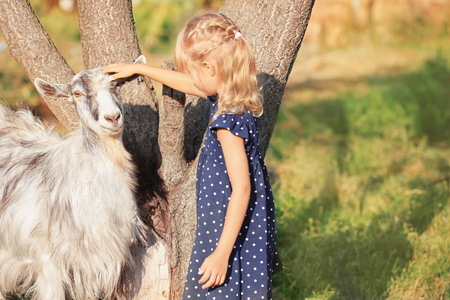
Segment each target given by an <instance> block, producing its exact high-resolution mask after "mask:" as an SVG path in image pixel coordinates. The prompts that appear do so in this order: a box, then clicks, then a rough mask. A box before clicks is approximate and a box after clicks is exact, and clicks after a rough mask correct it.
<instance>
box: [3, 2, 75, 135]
mask: <svg viewBox="0 0 450 300" xmlns="http://www.w3.org/2000/svg"><path fill="white" fill-rule="evenodd" d="M0 29H1V31H2V33H3V36H4V37H5V41H6V43H7V45H8V49H9V52H10V53H11V55H12V56H13V57H14V59H15V60H16V61H17V62H18V63H19V64H20V65H21V66H22V68H23V69H24V70H25V72H26V73H27V75H28V77H29V78H30V80H31V81H34V79H36V78H37V77H39V78H42V79H43V80H46V81H49V82H55V83H66V82H69V81H70V80H71V79H72V77H73V75H74V73H73V71H72V69H71V68H70V67H69V65H68V64H67V62H66V60H65V59H64V57H62V55H61V54H60V53H59V51H58V50H57V49H56V47H55V45H54V44H53V42H52V40H51V39H50V37H49V36H48V34H47V32H46V31H45V30H44V28H43V27H42V25H41V23H40V22H39V20H38V19H37V17H36V14H35V13H34V11H33V9H32V8H31V6H30V3H29V2H28V0H2V1H0ZM44 100H45V102H46V103H47V105H48V106H49V108H50V109H51V110H52V112H53V113H54V114H55V116H56V117H57V118H58V120H59V121H60V122H61V123H62V124H63V125H64V126H65V127H66V128H68V129H70V130H74V129H76V128H78V127H79V122H78V119H77V118H76V111H75V108H74V107H73V106H72V105H71V104H70V103H69V102H66V101H61V100H55V99H51V98H47V97H46V98H44Z"/></svg>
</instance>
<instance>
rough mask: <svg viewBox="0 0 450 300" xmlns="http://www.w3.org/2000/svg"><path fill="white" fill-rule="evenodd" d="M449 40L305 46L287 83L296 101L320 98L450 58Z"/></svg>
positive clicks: (287, 91) (288, 91)
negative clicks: (447, 42)
mask: <svg viewBox="0 0 450 300" xmlns="http://www.w3.org/2000/svg"><path fill="white" fill-rule="evenodd" d="M448 48H449V46H448V45H446V43H445V41H443V40H442V41H440V40H438V41H432V42H423V43H420V44H412V45H408V46H382V45H365V46H362V45H358V46H350V47H346V48H340V49H320V48H319V47H314V46H311V45H308V44H304V45H302V47H301V49H300V51H299V53H298V56H297V60H296V61H295V63H294V66H293V68H292V72H291V75H290V77H289V80H288V83H287V85H286V93H287V94H289V93H295V95H296V96H298V97H295V101H309V100H311V99H312V98H314V99H320V98H322V97H327V96H329V95H330V94H333V93H336V92H340V91H345V90H348V89H353V88H357V87H360V86H362V85H364V83H365V82H366V80H367V79H368V78H371V77H379V76H386V75H395V74H400V73H403V72H408V71H413V70H414V69H417V68H419V67H420V66H421V65H422V64H423V62H424V61H425V60H427V59H431V58H433V57H436V55H438V53H439V52H440V53H441V55H443V56H446V57H450V55H449V51H448V50H449V49H448Z"/></svg>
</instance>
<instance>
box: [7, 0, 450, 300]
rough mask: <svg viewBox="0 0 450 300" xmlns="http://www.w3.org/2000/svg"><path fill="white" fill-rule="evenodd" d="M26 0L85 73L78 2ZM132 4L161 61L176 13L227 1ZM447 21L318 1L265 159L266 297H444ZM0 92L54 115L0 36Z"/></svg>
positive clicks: (442, 15) (427, 0) (448, 180)
mask: <svg viewBox="0 0 450 300" xmlns="http://www.w3.org/2000/svg"><path fill="white" fill-rule="evenodd" d="M31 3H32V6H33V7H34V9H35V10H36V12H37V15H38V17H39V18H40V20H41V22H42V24H43V26H44V27H45V28H46V29H47V31H48V32H49V35H50V37H51V38H52V39H53V41H54V42H55V44H56V46H57V48H58V49H59V50H60V52H62V54H63V55H64V57H65V58H66V60H67V61H68V63H69V64H70V65H71V66H72V67H73V69H74V71H75V72H79V71H81V69H80V68H82V65H83V63H82V57H81V45H80V36H79V33H78V28H77V26H76V25H75V24H77V22H78V20H77V14H76V9H75V7H76V6H75V5H76V4H75V2H74V0H31ZM133 3H134V17H135V21H136V29H137V34H138V38H139V41H140V45H141V49H142V52H143V54H145V55H146V56H147V59H148V62H149V63H150V64H152V65H156V66H159V65H160V64H161V62H162V61H163V60H165V59H172V57H173V51H172V49H173V46H174V43H175V38H176V35H177V34H178V31H179V30H180V28H181V26H182V25H183V24H184V21H185V20H187V19H188V18H189V17H190V16H192V15H194V14H197V13H199V12H200V11H203V10H205V9H218V8H219V7H220V5H221V3H222V1H221V0H185V1H183V0H135V1H133ZM449 20H450V0H317V1H316V4H315V6H314V9H313V12H312V17H311V20H310V23H309V26H308V29H307V33H306V36H305V38H304V42H303V44H302V47H301V49H300V52H299V54H298V58H297V61H296V62H295V65H294V67H293V70H292V73H291V76H290V79H289V82H288V85H287V87H286V92H285V96H284V100H283V104H282V106H281V108H280V114H279V117H278V121H277V125H276V128H275V131H274V133H273V136H272V141H271V145H270V147H269V150H268V153H267V156H266V162H267V164H268V168H269V170H270V171H271V179H272V182H273V189H274V191H275V197H276V206H277V217H278V234H279V243H278V245H279V251H280V253H281V256H282V259H283V261H284V264H285V270H284V271H283V272H282V273H280V274H279V275H276V276H275V278H274V290H275V299H448V298H449V297H450V236H449V234H448V232H449V231H450V207H449V205H448V204H449V203H448V200H449V194H450V186H449V184H450V177H449V176H450V65H449V60H450V52H449V50H450V21H449ZM155 85H156V84H155ZM156 90H157V93H161V91H160V88H159V87H158V86H156ZM0 99H1V100H2V101H6V102H7V103H8V104H9V105H11V106H14V105H16V104H18V103H19V104H20V103H24V104H26V105H29V106H31V107H33V108H34V109H35V110H36V112H37V113H38V114H40V115H41V116H43V117H44V118H45V119H46V120H47V122H48V123H50V124H52V123H54V122H55V121H54V120H53V119H52V116H51V113H50V112H49V111H48V109H47V108H46V106H45V104H43V103H41V102H40V101H39V98H38V96H37V93H36V91H35V89H34V87H33V85H32V84H31V83H30V82H29V80H28V78H27V76H26V75H25V73H24V72H23V71H22V69H21V67H20V66H19V65H18V64H17V63H16V62H15V61H14V59H13V58H12V57H11V56H10V55H9V53H8V51H7V48H6V45H5V43H4V39H3V37H1V36H0Z"/></svg>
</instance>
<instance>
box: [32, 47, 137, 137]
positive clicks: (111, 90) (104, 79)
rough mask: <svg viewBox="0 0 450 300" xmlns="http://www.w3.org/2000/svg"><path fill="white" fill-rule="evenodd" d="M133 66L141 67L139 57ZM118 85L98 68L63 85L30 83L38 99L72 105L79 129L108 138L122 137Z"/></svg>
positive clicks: (37, 80) (78, 75) (38, 79)
mask: <svg viewBox="0 0 450 300" xmlns="http://www.w3.org/2000/svg"><path fill="white" fill-rule="evenodd" d="M135 63H145V57H144V56H142V55H141V56H139V57H138V59H137V60H136V61H135ZM121 83H123V80H113V78H112V76H111V75H108V74H104V73H102V68H95V69H92V70H87V71H82V72H80V73H78V74H76V75H75V76H74V77H73V79H72V81H71V82H70V83H66V84H52V83H48V82H45V81H44V80H42V79H40V78H36V79H35V81H34V85H35V86H36V88H37V90H38V91H39V93H40V94H41V95H43V96H47V97H51V98H61V99H66V100H67V101H69V102H71V103H73V104H75V107H76V110H77V113H78V117H79V118H80V122H81V124H82V126H84V127H87V128H88V129H90V130H92V131H94V132H96V133H97V134H106V135H109V136H120V135H121V133H122V128H123V113H122V99H121V97H120V93H119V86H120V85H121Z"/></svg>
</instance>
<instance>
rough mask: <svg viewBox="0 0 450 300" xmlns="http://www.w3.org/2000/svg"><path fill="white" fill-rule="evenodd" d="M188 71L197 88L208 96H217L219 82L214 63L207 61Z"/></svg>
mask: <svg viewBox="0 0 450 300" xmlns="http://www.w3.org/2000/svg"><path fill="white" fill-rule="evenodd" d="M187 71H188V74H189V75H190V76H191V78H192V82H193V83H194V85H195V87H196V88H198V89H199V90H200V91H202V92H203V93H205V94H206V95H207V96H213V95H215V94H217V91H218V86H219V80H218V76H217V71H216V66H215V64H214V63H213V62H207V61H205V62H203V63H202V64H201V65H194V66H191V67H190V68H188V70H187Z"/></svg>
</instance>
